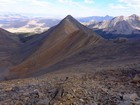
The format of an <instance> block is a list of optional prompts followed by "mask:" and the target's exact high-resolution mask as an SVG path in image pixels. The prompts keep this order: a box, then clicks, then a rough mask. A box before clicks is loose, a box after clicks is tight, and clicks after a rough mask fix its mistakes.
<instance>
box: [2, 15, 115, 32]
mask: <svg viewBox="0 0 140 105" xmlns="http://www.w3.org/2000/svg"><path fill="white" fill-rule="evenodd" d="M112 18H113V17H111V16H105V17H101V16H92V17H85V18H78V20H79V21H80V22H81V23H83V24H85V25H89V24H91V22H93V21H96V22H99V21H103V20H110V19H112ZM59 22H60V19H52V18H45V17H37V18H35V17H28V16H23V15H20V14H6V15H0V27H1V28H4V29H6V30H8V31H10V32H29V33H30V32H35V33H41V32H44V31H45V30H48V29H49V28H50V27H52V26H55V25H57V24H58V23H59Z"/></svg>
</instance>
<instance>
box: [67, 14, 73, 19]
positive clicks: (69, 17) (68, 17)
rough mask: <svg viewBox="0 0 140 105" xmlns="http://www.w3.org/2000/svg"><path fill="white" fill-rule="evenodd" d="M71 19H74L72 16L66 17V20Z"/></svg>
mask: <svg viewBox="0 0 140 105" xmlns="http://www.w3.org/2000/svg"><path fill="white" fill-rule="evenodd" d="M71 18H73V17H72V16H71V15H67V16H66V17H65V19H71Z"/></svg>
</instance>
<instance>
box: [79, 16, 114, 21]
mask: <svg viewBox="0 0 140 105" xmlns="http://www.w3.org/2000/svg"><path fill="white" fill-rule="evenodd" d="M111 19H113V16H108V15H106V16H91V17H84V18H79V19H78V20H79V21H80V22H90V21H96V22H101V21H104V20H111Z"/></svg>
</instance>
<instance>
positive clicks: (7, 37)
mask: <svg viewBox="0 0 140 105" xmlns="http://www.w3.org/2000/svg"><path fill="white" fill-rule="evenodd" d="M20 45H21V42H20V41H19V39H18V37H17V36H16V35H14V34H12V33H10V32H8V31H5V30H3V29H1V28H0V66H1V67H2V66H10V65H13V63H14V59H12V57H13V56H14V55H15V53H16V52H17V51H18V50H19V47H20Z"/></svg>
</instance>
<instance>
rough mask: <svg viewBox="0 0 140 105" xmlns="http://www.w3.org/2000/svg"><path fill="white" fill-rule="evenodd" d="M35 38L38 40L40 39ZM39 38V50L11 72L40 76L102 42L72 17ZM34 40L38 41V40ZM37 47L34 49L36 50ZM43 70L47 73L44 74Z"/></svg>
mask: <svg viewBox="0 0 140 105" xmlns="http://www.w3.org/2000/svg"><path fill="white" fill-rule="evenodd" d="M40 37H43V38H40ZM35 38H37V39H38V37H35ZM39 38H40V42H41V44H40V45H36V46H37V47H38V46H39V47H38V49H36V51H35V52H34V53H32V54H31V55H30V57H29V58H27V59H26V60H25V61H24V62H23V63H21V64H20V65H18V66H16V67H14V68H13V69H11V70H10V71H11V72H12V73H14V74H15V75H16V76H17V75H18V76H20V77H22V76H27V74H28V75H31V74H34V73H36V72H39V74H42V73H44V72H48V71H50V69H49V67H52V66H53V65H55V64H56V63H59V62H60V61H62V60H64V59H67V58H70V57H71V56H73V55H75V54H77V53H79V52H80V51H82V50H84V49H86V48H87V47H89V46H92V47H94V46H96V45H97V44H98V43H99V42H100V41H101V40H102V38H101V37H100V36H98V35H96V34H95V33H94V32H93V31H92V30H91V29H89V28H87V27H85V26H83V25H82V24H81V23H79V22H78V21H77V20H76V19H74V18H73V17H72V16H70V15H68V16H67V17H66V18H64V19H63V20H62V21H61V22H60V23H59V24H58V25H57V26H55V27H53V28H51V29H50V30H48V31H47V32H44V33H43V34H42V35H40V36H39ZM33 40H35V41H36V39H33ZM28 43H31V42H28ZM32 43H35V42H32ZM27 45H28V44H27ZM28 46H29V45H28ZM36 46H34V47H35V48H36ZM25 48H26V47H25ZM31 50H32V49H31ZM32 51H33V50H32ZM28 56H29V54H28ZM41 70H45V71H43V72H42V71H41ZM39 74H38V75H39Z"/></svg>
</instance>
